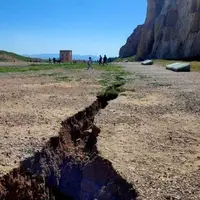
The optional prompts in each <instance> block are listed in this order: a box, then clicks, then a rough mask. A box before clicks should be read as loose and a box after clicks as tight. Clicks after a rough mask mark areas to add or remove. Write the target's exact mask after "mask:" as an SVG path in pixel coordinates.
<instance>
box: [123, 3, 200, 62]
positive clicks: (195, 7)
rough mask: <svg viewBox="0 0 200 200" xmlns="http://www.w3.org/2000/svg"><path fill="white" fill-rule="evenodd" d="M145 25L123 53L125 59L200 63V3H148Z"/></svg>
mask: <svg viewBox="0 0 200 200" xmlns="http://www.w3.org/2000/svg"><path fill="white" fill-rule="evenodd" d="M147 1H148V8H147V16H146V20H145V23H144V24H143V25H140V26H138V27H137V28H136V29H135V30H134V32H133V33H132V34H131V36H130V37H129V38H128V40H127V42H126V44H125V45H124V46H123V47H122V48H121V49H120V52H119V56H120V57H121V58H124V57H129V56H133V55H136V59H137V60H144V59H147V58H148V59H149V58H158V59H160V58H164V59H191V60H192V59H196V60H200V0H147Z"/></svg>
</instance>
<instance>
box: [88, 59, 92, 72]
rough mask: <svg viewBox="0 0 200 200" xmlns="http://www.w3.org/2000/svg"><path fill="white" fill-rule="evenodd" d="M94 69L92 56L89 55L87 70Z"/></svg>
mask: <svg viewBox="0 0 200 200" xmlns="http://www.w3.org/2000/svg"><path fill="white" fill-rule="evenodd" d="M90 68H91V69H93V67H92V58H91V57H89V60H88V68H87V70H89V69H90Z"/></svg>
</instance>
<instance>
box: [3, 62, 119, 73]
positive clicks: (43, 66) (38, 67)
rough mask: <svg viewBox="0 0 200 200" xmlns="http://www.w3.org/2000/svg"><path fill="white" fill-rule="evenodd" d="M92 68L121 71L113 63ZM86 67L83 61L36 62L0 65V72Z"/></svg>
mask: <svg viewBox="0 0 200 200" xmlns="http://www.w3.org/2000/svg"><path fill="white" fill-rule="evenodd" d="M93 67H94V69H96V70H102V71H121V68H120V67H119V66H113V65H106V66H99V65H97V64H94V65H93ZM56 68H61V69H66V70H67V69H86V68H87V64H84V63H76V64H71V63H64V64H38V65H36V64H35V65H33V64H32V65H29V66H25V67H24V66H23V67H13V66H6V67H0V73H8V72H29V71H40V70H51V69H56Z"/></svg>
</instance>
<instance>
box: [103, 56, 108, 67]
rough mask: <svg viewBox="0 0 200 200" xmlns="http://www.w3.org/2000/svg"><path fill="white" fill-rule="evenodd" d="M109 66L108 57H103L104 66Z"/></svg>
mask: <svg viewBox="0 0 200 200" xmlns="http://www.w3.org/2000/svg"><path fill="white" fill-rule="evenodd" d="M105 64H106V65H107V64H108V63H107V57H106V55H104V57H103V65H105Z"/></svg>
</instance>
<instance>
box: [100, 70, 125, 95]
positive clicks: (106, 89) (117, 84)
mask: <svg viewBox="0 0 200 200" xmlns="http://www.w3.org/2000/svg"><path fill="white" fill-rule="evenodd" d="M111 69H112V70H111ZM111 69H110V70H109V71H105V72H104V73H103V74H102V76H101V80H99V83H100V84H101V85H102V86H103V90H102V91H101V92H100V93H99V95H98V96H103V97H106V98H107V97H111V98H112V97H113V98H114V97H117V96H118V95H119V93H120V92H123V91H124V89H123V88H122V86H123V85H124V84H125V83H126V81H127V75H128V72H126V71H124V69H123V68H122V67H119V66H115V67H113V68H111Z"/></svg>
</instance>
